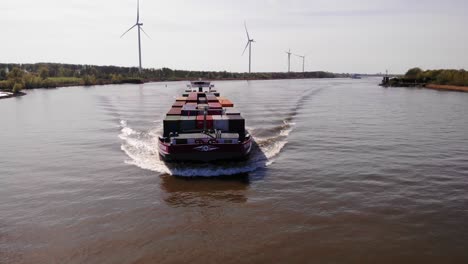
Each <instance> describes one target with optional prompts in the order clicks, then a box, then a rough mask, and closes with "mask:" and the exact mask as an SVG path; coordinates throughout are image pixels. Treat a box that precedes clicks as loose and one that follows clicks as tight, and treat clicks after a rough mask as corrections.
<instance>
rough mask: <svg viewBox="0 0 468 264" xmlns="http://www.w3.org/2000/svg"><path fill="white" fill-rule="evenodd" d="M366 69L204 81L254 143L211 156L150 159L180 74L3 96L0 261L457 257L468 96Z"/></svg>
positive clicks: (467, 240) (467, 208) (466, 258)
mask: <svg viewBox="0 0 468 264" xmlns="http://www.w3.org/2000/svg"><path fill="white" fill-rule="evenodd" d="M379 81H380V80H379V79H362V80H351V79H349V80H348V79H336V80H281V81H251V82H243V81H236V82H216V84H217V86H218V90H220V91H221V92H222V94H224V95H225V96H227V97H229V98H231V99H232V100H233V101H234V103H235V104H236V106H237V108H238V109H239V110H241V112H243V115H244V116H245V117H246V119H247V126H248V127H249V130H250V131H251V133H252V134H253V136H254V137H255V139H256V142H257V145H258V147H257V148H256V150H255V152H254V153H253V156H252V159H251V160H250V161H249V162H246V163H226V164H218V165H193V164H179V165H171V166H166V165H165V164H164V163H161V162H160V161H158V159H157V152H156V151H157V150H156V148H155V144H156V142H155V139H156V137H157V135H158V133H159V131H160V130H161V126H160V120H161V119H162V118H163V116H164V113H165V112H166V111H167V109H168V107H169V106H170V105H171V103H172V101H173V98H174V96H175V95H177V94H179V93H181V92H182V91H183V90H184V86H185V83H167V87H165V86H166V84H165V83H150V84H145V85H141V86H138V85H118V86H102V87H91V88H85V87H72V88H62V89H56V90H35V91H31V92H29V94H28V95H27V96H24V97H20V98H11V99H5V100H2V101H0V116H1V124H2V127H1V129H0V153H1V154H0V201H1V203H0V263H220V262H223V263H468V250H467V248H468V225H467V222H468V132H467V131H468V94H466V93H457V92H440V91H434V90H421V89H398V88H393V89H385V88H380V87H378V86H377V85H376V84H377V83H378V82H379ZM247 91H248V92H249V93H250V94H249V95H245V94H243V93H245V92H247ZM227 174H229V175H231V174H234V176H230V177H222V178H219V177H218V178H215V179H213V178H207V177H197V178H187V177H181V176H217V175H227ZM173 175H179V176H178V177H175V176H173Z"/></svg>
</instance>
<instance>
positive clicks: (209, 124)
mask: <svg viewBox="0 0 468 264" xmlns="http://www.w3.org/2000/svg"><path fill="white" fill-rule="evenodd" d="M203 122H204V117H203V115H198V116H197V128H198V129H203ZM206 128H207V129H213V117H212V116H210V115H207V116H206Z"/></svg>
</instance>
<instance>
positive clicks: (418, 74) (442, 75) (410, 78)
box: [387, 68, 468, 86]
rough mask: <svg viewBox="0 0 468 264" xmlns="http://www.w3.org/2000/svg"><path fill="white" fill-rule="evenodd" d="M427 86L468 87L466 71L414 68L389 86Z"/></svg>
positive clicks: (390, 81)
mask: <svg viewBox="0 0 468 264" xmlns="http://www.w3.org/2000/svg"><path fill="white" fill-rule="evenodd" d="M427 84H439V85H454V86H468V72H467V71H465V70H426V71H423V70H421V69H420V68H412V69H410V70H408V71H407V72H406V74H405V75H404V76H403V77H401V78H393V79H390V80H389V82H388V84H387V85H389V86H425V85H427Z"/></svg>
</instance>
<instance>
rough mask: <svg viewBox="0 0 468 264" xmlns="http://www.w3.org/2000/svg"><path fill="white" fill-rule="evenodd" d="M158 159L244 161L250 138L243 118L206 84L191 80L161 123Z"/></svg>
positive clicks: (174, 160) (247, 153)
mask: <svg viewBox="0 0 468 264" xmlns="http://www.w3.org/2000/svg"><path fill="white" fill-rule="evenodd" d="M158 140H159V142H158V148H159V156H160V158H161V159H162V160H164V161H166V162H178V161H193V162H214V161H231V160H246V159H248V157H249V154H250V152H251V149H252V137H251V135H250V134H249V133H248V132H247V131H246V129H245V119H244V118H243V117H242V115H241V113H240V112H239V111H237V110H236V109H235V108H234V104H233V103H232V102H231V101H230V100H229V99H227V98H225V97H222V96H220V93H219V92H217V91H216V90H215V89H214V85H212V84H211V82H209V81H192V82H190V84H189V85H187V89H186V90H185V93H184V94H182V96H181V97H178V98H177V99H176V100H175V102H174V103H173V104H172V107H171V109H170V110H169V111H168V112H167V114H166V117H165V118H164V121H163V134H162V135H161V136H159V139H158Z"/></svg>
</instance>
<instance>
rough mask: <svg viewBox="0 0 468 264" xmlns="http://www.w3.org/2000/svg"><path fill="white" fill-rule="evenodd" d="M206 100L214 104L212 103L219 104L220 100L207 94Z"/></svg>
mask: <svg viewBox="0 0 468 264" xmlns="http://www.w3.org/2000/svg"><path fill="white" fill-rule="evenodd" d="M206 99H207V100H208V102H212V103H217V102H219V101H218V98H216V96H214V95H213V94H207V95H206Z"/></svg>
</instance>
